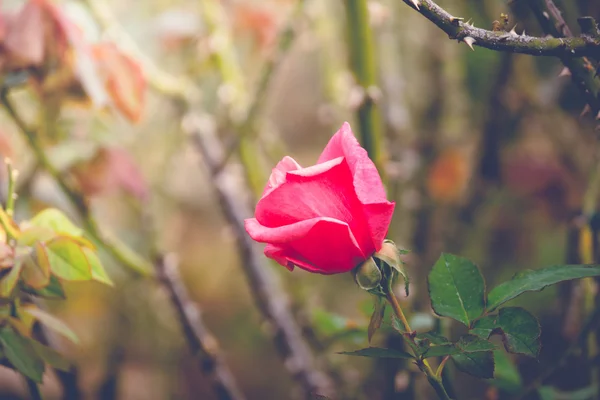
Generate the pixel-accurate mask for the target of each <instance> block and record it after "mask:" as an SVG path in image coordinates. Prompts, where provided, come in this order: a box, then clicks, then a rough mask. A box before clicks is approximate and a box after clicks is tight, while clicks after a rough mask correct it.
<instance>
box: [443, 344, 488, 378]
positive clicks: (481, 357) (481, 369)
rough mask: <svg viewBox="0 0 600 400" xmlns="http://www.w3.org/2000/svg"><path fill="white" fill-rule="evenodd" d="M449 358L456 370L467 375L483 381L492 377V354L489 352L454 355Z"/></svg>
mask: <svg viewBox="0 0 600 400" xmlns="http://www.w3.org/2000/svg"><path fill="white" fill-rule="evenodd" d="M451 358H452V361H454V364H455V365H456V368H458V369H459V370H461V371H463V372H466V373H467V374H469V375H473V376H475V377H478V378H483V379H491V378H493V377H494V353H493V352H492V351H491V350H490V351H480V352H475V353H460V354H454V355H452V356H451Z"/></svg>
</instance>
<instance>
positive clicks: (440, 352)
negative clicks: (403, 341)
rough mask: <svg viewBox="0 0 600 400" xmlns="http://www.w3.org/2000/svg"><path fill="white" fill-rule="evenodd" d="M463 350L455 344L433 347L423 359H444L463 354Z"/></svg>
mask: <svg viewBox="0 0 600 400" xmlns="http://www.w3.org/2000/svg"><path fill="white" fill-rule="evenodd" d="M461 352H462V351H461V349H460V348H459V347H458V346H456V345H455V344H454V343H448V344H440V345H434V346H431V347H429V348H428V349H427V351H425V352H424V353H423V358H429V357H444V356H450V355H453V354H459V353H461Z"/></svg>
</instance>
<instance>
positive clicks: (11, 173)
mask: <svg viewBox="0 0 600 400" xmlns="http://www.w3.org/2000/svg"><path fill="white" fill-rule="evenodd" d="M4 162H5V163H6V169H7V172H8V192H7V193H6V214H8V216H9V217H12V216H13V214H14V212H15V197H16V194H15V182H16V180H17V175H18V172H17V171H16V170H15V169H14V168H13V165H12V162H11V160H10V159H9V158H6V159H5V160H4Z"/></svg>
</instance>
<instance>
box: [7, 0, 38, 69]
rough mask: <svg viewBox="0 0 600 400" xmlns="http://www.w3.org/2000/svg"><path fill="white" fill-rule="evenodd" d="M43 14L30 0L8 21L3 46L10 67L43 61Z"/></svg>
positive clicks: (34, 2) (33, 0)
mask: <svg viewBox="0 0 600 400" xmlns="http://www.w3.org/2000/svg"><path fill="white" fill-rule="evenodd" d="M43 14H44V11H43V10H42V8H41V7H40V5H39V3H38V2H37V1H35V0H30V1H28V2H27V3H26V4H25V5H24V6H23V8H21V10H20V11H19V12H18V13H17V15H15V16H14V17H13V18H11V19H10V21H9V23H8V26H7V31H6V37H5V40H4V46H5V47H6V50H7V52H8V54H9V63H10V64H11V65H12V66H18V67H23V66H30V65H40V64H41V63H42V61H43V60H44V42H45V40H44V33H45V32H44V15H43Z"/></svg>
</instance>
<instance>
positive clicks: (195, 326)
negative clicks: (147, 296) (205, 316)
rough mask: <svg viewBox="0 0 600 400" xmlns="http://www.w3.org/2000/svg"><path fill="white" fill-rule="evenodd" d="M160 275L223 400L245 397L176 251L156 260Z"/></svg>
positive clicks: (194, 348)
mask: <svg viewBox="0 0 600 400" xmlns="http://www.w3.org/2000/svg"><path fill="white" fill-rule="evenodd" d="M156 265H157V270H158V275H159V279H161V280H162V281H163V285H164V287H165V288H166V289H167V290H168V292H169V296H170V297H171V302H172V303H173V305H174V306H175V308H176V311H177V316H178V319H179V321H181V324H182V328H183V332H184V334H185V337H186V339H187V343H188V345H189V346H190V349H191V351H192V353H193V354H194V355H195V354H197V353H200V354H201V355H202V356H201V357H200V360H201V363H200V364H201V365H200V368H201V369H202V372H203V374H204V375H205V376H206V377H207V378H208V379H210V380H211V383H212V387H213V388H214V390H215V392H216V395H217V398H218V399H219V400H243V399H244V396H243V394H242V392H241V391H240V390H239V389H238V388H237V386H236V383H235V380H234V378H233V375H232V374H231V371H230V370H229V368H228V367H227V365H226V364H225V362H224V360H223V356H222V355H221V352H220V350H219V347H218V344H217V341H216V339H215V338H214V337H213V336H212V335H211V333H210V332H209V331H208V329H207V328H206V326H205V325H204V321H203V320H202V316H201V314H200V310H199V309H198V307H197V306H196V304H195V303H194V302H193V301H192V299H190V297H189V294H188V291H187V289H186V287H185V285H184V284H183V281H182V279H181V276H180V275H179V266H178V260H177V256H176V255H175V254H167V255H164V256H162V257H160V259H159V260H157V262H156Z"/></svg>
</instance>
